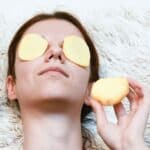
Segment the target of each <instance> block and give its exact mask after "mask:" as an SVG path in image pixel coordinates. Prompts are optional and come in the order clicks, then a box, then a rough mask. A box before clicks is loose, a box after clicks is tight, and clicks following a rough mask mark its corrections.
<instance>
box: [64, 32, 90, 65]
mask: <svg viewBox="0 0 150 150" xmlns="http://www.w3.org/2000/svg"><path fill="white" fill-rule="evenodd" d="M63 52H64V54H65V56H66V57H67V58H68V59H69V60H71V61H72V62H74V63H76V64H77V65H80V66H83V67H88V66H89V64H90V51H89V47H88V45H87V44H86V42H85V41H84V39H82V38H81V37H78V36H74V35H71V36H67V37H65V39H64V44H63Z"/></svg>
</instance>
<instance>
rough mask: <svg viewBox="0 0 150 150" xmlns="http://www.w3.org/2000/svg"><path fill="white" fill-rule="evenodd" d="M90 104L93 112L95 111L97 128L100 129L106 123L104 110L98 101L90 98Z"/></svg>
mask: <svg viewBox="0 0 150 150" xmlns="http://www.w3.org/2000/svg"><path fill="white" fill-rule="evenodd" d="M90 104H91V106H92V108H93V110H94V112H95V113H96V119H97V124H98V128H99V129H100V130H101V129H102V128H103V127H104V126H106V125H107V123H108V121H107V117H106V113H105V110H104V108H103V106H102V105H101V104H100V102H98V101H96V100H94V99H92V98H91V100H90Z"/></svg>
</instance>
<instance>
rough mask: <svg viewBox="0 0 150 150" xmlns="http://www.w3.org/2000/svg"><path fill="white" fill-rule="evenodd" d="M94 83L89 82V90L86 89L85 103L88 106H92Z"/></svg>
mask: <svg viewBox="0 0 150 150" xmlns="http://www.w3.org/2000/svg"><path fill="white" fill-rule="evenodd" d="M92 84H93V82H90V83H88V87H87V90H86V95H85V99H84V103H85V104H86V105H87V106H90V99H91V88H92Z"/></svg>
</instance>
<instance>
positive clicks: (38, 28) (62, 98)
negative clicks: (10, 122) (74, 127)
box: [15, 19, 90, 107]
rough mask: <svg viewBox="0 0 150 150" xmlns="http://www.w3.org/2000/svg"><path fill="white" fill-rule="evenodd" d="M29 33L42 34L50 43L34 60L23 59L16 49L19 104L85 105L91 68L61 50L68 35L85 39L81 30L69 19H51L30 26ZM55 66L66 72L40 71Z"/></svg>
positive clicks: (16, 91)
mask: <svg viewBox="0 0 150 150" xmlns="http://www.w3.org/2000/svg"><path fill="white" fill-rule="evenodd" d="M28 33H36V34H39V35H41V36H43V37H44V38H45V39H47V41H48V44H49V46H48V48H47V50H46V51H45V53H44V54H43V55H41V56H40V57H38V58H36V59H34V60H32V61H22V60H20V59H19V56H18V51H17V52H16V61H15V73H16V82H15V93H16V98H17V99H18V101H19V104H20V106H21V107H23V106H34V105H36V104H42V103H44V102H48V101H53V102H56V101H57V102H63V103H68V104H71V105H72V106H75V105H77V106H82V104H83V102H84V99H85V95H86V91H87V87H88V81H89V75H90V68H89V67H81V66H79V65H77V64H75V63H73V62H71V61H70V60H68V59H67V58H66V57H65V56H64V54H63V51H62V43H63V40H64V38H65V37H66V36H69V35H76V36H79V37H81V38H83V36H82V34H81V32H80V30H79V29H78V28H77V27H76V26H74V25H73V24H71V23H70V22H68V21H66V20H63V19H48V20H44V21H39V22H37V23H35V24H33V25H32V26H30V27H29V28H28V29H27V30H26V32H25V33H24V35H25V34H28ZM31 53H32V49H31ZM53 67H56V68H59V69H61V70H63V71H64V72H65V74H66V75H63V74H61V73H59V72H55V71H49V72H46V73H44V74H40V73H41V72H42V71H43V70H45V69H48V68H53Z"/></svg>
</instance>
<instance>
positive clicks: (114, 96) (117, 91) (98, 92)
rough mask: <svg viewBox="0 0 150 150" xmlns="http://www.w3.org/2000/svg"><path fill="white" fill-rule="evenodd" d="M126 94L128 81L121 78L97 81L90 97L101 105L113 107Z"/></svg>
mask: <svg viewBox="0 0 150 150" xmlns="http://www.w3.org/2000/svg"><path fill="white" fill-rule="evenodd" d="M128 93H129V84H128V80H127V79H126V78H123V77H114V78H102V79H99V80H97V81H96V82H95V83H94V84H93V86H92V90H91V96H92V97H93V98H94V99H95V100H97V101H100V102H101V103H102V104H103V105H115V104H117V103H119V102H120V101H121V100H122V99H123V98H124V97H125V96H126V95H127V94H128Z"/></svg>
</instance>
